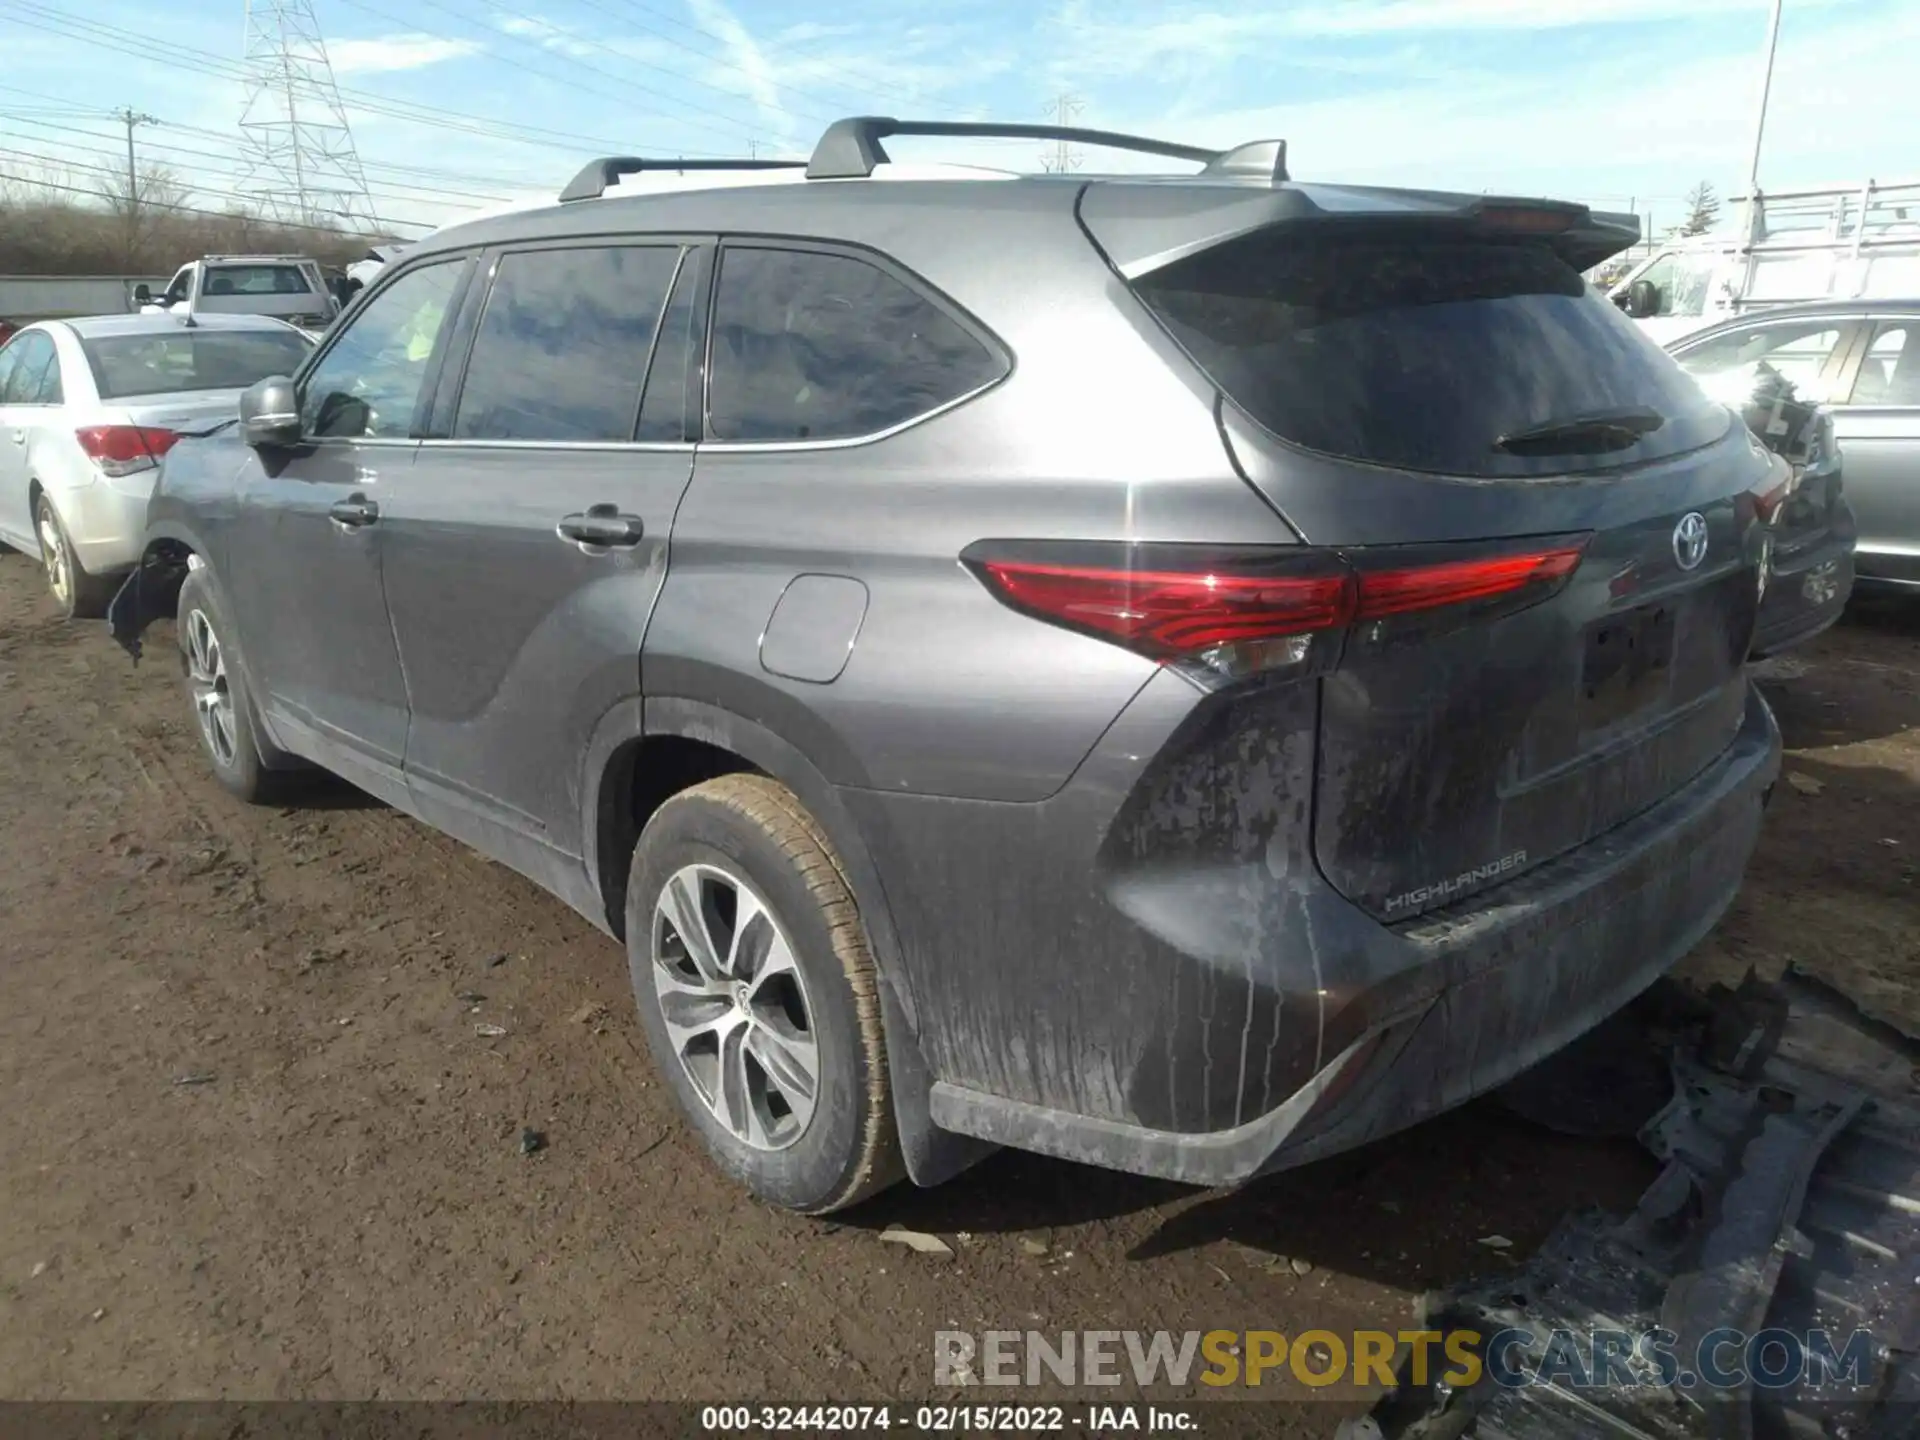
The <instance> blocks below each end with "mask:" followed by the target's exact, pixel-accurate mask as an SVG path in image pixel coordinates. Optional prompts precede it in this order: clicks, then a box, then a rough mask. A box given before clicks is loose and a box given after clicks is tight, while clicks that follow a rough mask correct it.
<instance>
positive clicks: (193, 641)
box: [186, 610, 239, 765]
mask: <svg viewBox="0 0 1920 1440" xmlns="http://www.w3.org/2000/svg"><path fill="white" fill-rule="evenodd" d="M186 625H187V685H188V688H190V689H191V690H192V692H193V712H194V714H195V715H196V716H197V717H198V718H199V721H200V735H201V738H202V739H204V740H205V741H206V742H207V749H209V750H210V751H212V752H213V758H214V759H215V760H217V761H219V762H220V764H222V765H231V764H233V761H234V757H235V756H236V755H237V754H238V753H239V745H238V743H237V741H236V740H235V729H234V723H233V691H232V689H231V688H230V687H229V686H228V683H227V657H226V655H225V654H224V653H223V652H222V650H221V648H220V637H219V636H218V635H217V634H215V633H214V629H213V622H212V621H211V620H209V619H208V618H207V612H206V611H204V610H192V611H189V612H188V614H187V621H186Z"/></svg>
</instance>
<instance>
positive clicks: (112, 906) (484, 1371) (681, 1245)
mask: <svg viewBox="0 0 1920 1440" xmlns="http://www.w3.org/2000/svg"><path fill="white" fill-rule="evenodd" d="M172 653H173V652H172V636H171V634H170V633H169V632H165V631H164V630H161V631H156V632H155V633H154V634H153V635H152V636H151V637H150V649H149V652H148V654H149V657H150V659H149V661H148V662H147V663H143V664H142V665H141V666H140V667H139V668H138V669H134V668H131V667H130V666H129V664H128V661H127V659H126V657H125V655H124V654H122V653H121V652H120V651H119V650H118V649H117V648H115V647H114V646H113V644H112V643H111V641H110V640H109V639H108V637H107V636H106V634H105V632H104V627H101V626H98V625H87V626H63V625H61V624H59V623H57V622H56V621H55V619H54V618H53V614H52V609H51V606H50V604H49V603H48V602H47V601H46V600H45V598H44V591H43V588H42V586H41V583H40V576H39V571H38V569H37V567H36V566H35V565H34V564H33V563H32V562H30V561H29V560H28V559H26V558H25V557H23V556H19V555H13V554H0V796H4V797H5V798H4V801H3V802H0V804H3V806H4V809H0V817H3V818H4V824H0V1156H4V1164H0V1396H4V1397H6V1398H60V1397H66V1398H88V1399H106V1398H122V1399H163V1398H179V1397H227V1398H249V1399H273V1398H295V1397H302V1398H318V1399H345V1398H375V1399H403V1398H451V1397H486V1398H499V1399H518V1398H589V1399H604V1398H648V1399H687V1398H693V1399H705V1400H713V1399H729V1400H740V1399H747V1398H759V1399H767V1400H772V1401H791V1400H799V1399H808V1400H814V1401H821V1400H838V1401H857V1400H878V1399H886V1398H908V1397H918V1396H924V1395H926V1394H928V1393H929V1391H930V1389H931V1386H932V1345H933V1339H932V1337H933V1332H934V1331H935V1330H936V1329H940V1328H949V1327H951V1328H962V1329H969V1330H974V1331H979V1330H984V1329H988V1328H1009V1329H1028V1328H1037V1329H1044V1330H1050V1331H1057V1330H1062V1329H1068V1328H1107V1329H1140V1330H1149V1329H1155V1328H1160V1327H1166V1328H1170V1329H1174V1330H1185V1329H1189V1328H1199V1329H1212V1328H1232V1329H1242V1328H1275V1329H1280V1330H1283V1331H1286V1332H1288V1333H1295V1334H1297V1333H1299V1332H1300V1331H1301V1330H1302V1329H1305V1328H1308V1327H1310V1326H1322V1327H1327V1328H1331V1329H1334V1330H1343V1329H1348V1328H1351V1327H1368V1326H1381V1327H1384V1328H1395V1327H1398V1326H1402V1325H1405V1324H1407V1323H1409V1322H1410V1321H1411V1320H1412V1319H1413V1316H1414V1308H1413V1307H1414V1305H1415V1302H1416V1298H1417V1296H1418V1294H1419V1293H1420V1291H1421V1290H1422V1289H1423V1288H1425V1287H1429V1286H1435V1285H1440V1284H1444V1283H1447V1282H1449V1281H1451V1280H1454V1279H1458V1278H1461V1277H1464V1276H1466V1275H1468V1274H1471V1273H1481V1272H1484V1271H1485V1270H1487V1269H1488V1268H1489V1267H1491V1266H1497V1265H1500V1264H1504V1263H1510V1262H1509V1261H1507V1260H1506V1259H1505V1258H1504V1257H1503V1255H1502V1254H1501V1253H1500V1252H1498V1251H1496V1250H1494V1249H1491V1248H1489V1247H1487V1246H1484V1245H1481V1244H1479V1243H1478V1242H1479V1241H1480V1240H1481V1239H1482V1238H1483V1237H1488V1236H1494V1235H1500V1236H1506V1237H1509V1238H1510V1239H1511V1240H1512V1241H1513V1242H1514V1250H1513V1252H1512V1253H1514V1254H1524V1253H1526V1252H1527V1251H1528V1250H1529V1249H1530V1248H1531V1247H1532V1246H1534V1245H1536V1244H1537V1243H1538V1242H1539V1241H1540V1240H1541V1239H1542V1238H1543V1237H1544V1236H1545V1235H1546V1233H1547V1232H1548V1231H1549V1230H1550V1229H1551V1227H1552V1226H1553V1224H1554V1222H1555V1220H1556V1219H1557V1218H1558V1217H1559V1216H1560V1215H1561V1214H1562V1213H1563V1212H1564V1211H1565V1210H1567V1209H1568V1208H1569V1207H1573V1206H1578V1205H1589V1204H1601V1205H1607V1206H1622V1207H1624V1206H1627V1205H1630V1204H1631V1203H1632V1201H1633V1200H1634V1198H1635V1197H1636V1196H1637V1195H1638V1193H1639V1191H1640V1189H1641V1188H1642V1187H1643V1185H1644V1184H1645V1183H1646V1182H1647V1180H1648V1179H1650V1178H1651V1173H1652V1172H1651V1166H1650V1162H1648V1161H1647V1160H1646V1159H1645V1158H1644V1157H1642V1156H1641V1154H1640V1153H1639V1152H1638V1151H1637V1150H1636V1149H1635V1148H1634V1147H1633V1146H1632V1145H1631V1144H1630V1143H1628V1142H1624V1141H1623V1142H1617V1143H1616V1142H1608V1143H1596V1142H1590V1141H1581V1140H1574V1139H1570V1138H1566V1137H1562V1136H1558V1135H1555V1134H1552V1133H1549V1132H1546V1131H1543V1130H1539V1129H1535V1128H1533V1127H1530V1126H1529V1125H1527V1124H1526V1123H1524V1122H1522V1121H1520V1120H1519V1119H1517V1118H1514V1117H1513V1116H1512V1115H1511V1114H1510V1113H1508V1112H1507V1111H1505V1110H1503V1109H1502V1108H1500V1107H1499V1106H1498V1105H1496V1104H1494V1103H1491V1102H1482V1103H1480V1104H1477V1105H1475V1106H1472V1107H1469V1108H1468V1109H1467V1110H1465V1111H1463V1112H1460V1113H1458V1114H1455V1115H1453V1116H1450V1117H1448V1118H1445V1119H1443V1120H1440V1121H1437V1122H1435V1123H1432V1124H1429V1125H1427V1126H1425V1127H1423V1128H1421V1129H1419V1130H1418V1131H1416V1132H1414V1133H1412V1134H1409V1135H1407V1136H1405V1137H1404V1138H1402V1139H1400V1140H1396V1141H1393V1142H1390V1143H1386V1144H1382V1145H1379V1146H1376V1147H1374V1148H1372V1149H1369V1150H1366V1151H1364V1152H1362V1153H1359V1154H1356V1155H1350V1156H1345V1157H1341V1158H1340V1159H1338V1160H1335V1161H1332V1162H1329V1163H1326V1164H1322V1165H1317V1166H1314V1167H1312V1168H1310V1169H1307V1170H1304V1171H1299V1172H1295V1173H1292V1174H1289V1175H1284V1176H1280V1177H1277V1178H1275V1179H1272V1180H1270V1181H1266V1182H1263V1183H1260V1184H1257V1185H1254V1186H1252V1187H1249V1188H1247V1189H1246V1190H1244V1191H1242V1192H1239V1193H1236V1194H1231V1195H1224V1196H1222V1195H1208V1194H1202V1193H1199V1192H1194V1191H1190V1190H1186V1189H1183V1188H1181V1187H1178V1186H1172V1185H1166V1184H1159V1183H1153V1182H1146V1181H1140V1180H1134V1179H1129V1178H1125V1177H1120V1176H1114V1175H1109V1174H1105V1173H1101V1172H1097V1171H1092V1170H1087V1169H1082V1168H1079V1167H1075V1166H1071V1165H1067V1164H1062V1163H1059V1162H1055V1161H1051V1160H1043V1159H1037V1158H1033V1157H1026V1156H1019V1155H1010V1154H1009V1155H1001V1156H998V1157H996V1158H994V1159H992V1160H990V1161H989V1162H987V1163H986V1164H984V1165H982V1166H981V1167H979V1168H977V1169H976V1170H974V1171H973V1172H971V1173H969V1174H968V1175H966V1176H964V1177H962V1178H961V1179H959V1180H957V1181H955V1182H953V1183H951V1184H949V1185H947V1186H945V1187H943V1188H941V1189H939V1190H934V1191H926V1192H916V1191H914V1190H912V1189H911V1188H901V1189H897V1190H895V1191H893V1192H891V1193H889V1194H887V1195H885V1196H882V1197H880V1198H879V1199H878V1200H876V1201H874V1202H871V1203H869V1204H868V1205H866V1206H865V1207H863V1208H862V1209H860V1210H858V1211H855V1212H852V1213H850V1214H848V1215H845V1216H842V1217H837V1218H836V1222H834V1223H822V1222H818V1221H810V1220H802V1219H797V1218H793V1217H789V1216H786V1215H784V1214H780V1213H776V1212H773V1211H770V1210H768V1209H766V1208H764V1207H761V1206H759V1205H757V1204H755V1203H753V1202H751V1201H749V1200H748V1199H746V1198H745V1197H744V1196H743V1195H742V1194H741V1193H740V1192H738V1191H737V1190H735V1189H734V1188H733V1187H732V1186H730V1185H728V1184H726V1183H723V1182H722V1181H721V1180H719V1179H718V1178H717V1177H716V1175H715V1174H714V1172H713V1171H712V1170H711V1169H710V1168H709V1167H708V1165H707V1164H706V1162H705V1159H704V1156H703V1154H702V1152H701V1150H700V1148H699V1145H698V1143H697V1141H696V1140H695V1139H694V1137H693V1136H692V1135H691V1134H690V1133H689V1131H688V1130H687V1129H686V1128H685V1127H684V1126H682V1125H681V1124H680V1123H679V1122H678V1121H677V1120H676V1118H675V1117H674V1114H673V1111H672V1109H671V1103H670V1099H669V1096H668V1093H667V1091H666V1090H665V1088H664V1087H663V1086H662V1084H661V1083H660V1082H659V1081H658V1080H656V1079H655V1078H654V1075H653V1072H652V1069H651V1067H650V1064H649V1062H648V1060H647V1058H646V1055H645V1054H644V1051H643V1041H642V1037H641V1033H640V1030H639V1028H638V1026H637V1024H636V1022H635V1020H634V1018H633V1014H632V1003H631V999H630V994H629V991H628V989H627V983H626V976H625V969H624V959H623V956H622V955H621V953H620V951H619V950H618V948H617V947H616V946H615V945H614V944H613V943H612V942H610V941H608V940H607V939H605V938H604V937H601V936H600V935H598V934H596V933H594V932H593V931H591V930H590V929H589V928H588V927H587V926H586V925H585V924H584V923H583V922H582V921H580V920H579V919H577V918H576V917H574V916H573V915H572V914H571V913H570V912H569V911H567V910H566V909H565V908H564V907H562V906H561V905H560V904H559V903H557V902H555V901H552V900H549V899H548V898H546V897H545V896H544V895H542V894H541V893H540V892H538V891H536V890H535V889H534V888H533V887H532V886H531V885H529V884H527V883H525V882H523V881H522V880H520V879H519V878H518V877H517V876H515V875H513V874H511V873H509V872H508V871H506V870H504V869H502V868H500V867H498V866H495V865H492V864H489V863H488V862H486V861H483V860H481V859H479V858H478V857H477V856H475V855H473V854H471V853H469V852H467V851H465V850H463V849H462V848H460V847H459V846H457V845H455V844H454V843H452V842H451V841H448V840H445V839H443V838H441V837H440V836H438V835H436V834H434V833H433V832H431V831H428V830H426V829H423V828H422V827H420V826H418V825H416V824H414V823H413V822H411V821H410V820H407V819H405V818H403V817H401V816H399V815H397V814H395V813H393V812H391V811H389V810H387V809H384V808H382V807H380V806H378V805H376V804H374V803H373V802H371V801H368V800H365V799H363V798H361V797H359V796H358V795H357V794H355V793H354V792H351V791H348V790H346V789H344V787H340V788H332V789H328V790H325V791H323V792H321V793H319V794H318V795H316V797H315V798H314V800H313V801H312V802H311V803H308V804H304V805H302V806H301V807H299V808H291V809H283V810H271V809H269V810H257V809H248V808H246V807H243V806H240V805H238V804H236V803H234V802H232V801H231V800H230V799H229V798H228V797H227V796H226V795H225V794H224V793H223V792H221V791H220V790H218V789H217V788H216V787H215V785H214V784H213V782H212V781H211V779H210V778H209V777H208V775H207V773H206V770H205V768H204V766H203V765H202V764H201V762H200V758H199V755H198V751H197V749H196V745H195V742H194V738H193V735H192V733H191V730H190V724H191V722H190V717H189V715H188V712H187V708H186V704H185V701H184V698H183V696H182V694H181V692H180V689H179V686H178V680H177V672H176V669H175V667H174V665H173V663H172ZM1773 673H1774V677H1775V678H1773V679H1771V680H1769V681H1768V682H1767V683H1768V690H1769V693H1770V695H1771V696H1772V698H1773V699H1774V701H1775V703H1776V706H1777V709H1778V713H1779V715H1780V718H1781V721H1782V724H1783V726H1784V727H1785V729H1786V732H1787V736H1788V743H1789V745H1790V747H1791V750H1792V754H1791V756H1790V758H1789V761H1788V774H1789V783H1788V784H1786V785H1783V786H1782V787H1781V791H1780V793H1779V796H1778V798H1777V800H1776V803H1775V808H1774V810H1773V812H1772V814H1771V815H1770V817H1769V820H1768V824H1767V832H1766V838H1765V841H1764V843H1763V845H1762V848H1761V851H1760V854H1759V856H1758V858H1757V859H1756V861H1755V863H1754V866H1753V869H1752V872H1751V876H1750V879H1749V881H1748V883H1747V886H1746V889H1745V891H1744V893H1743V895H1742V897H1741V899H1740V901H1739V903H1738V904H1737V905H1736V906H1735V908H1734V910H1733V912H1732V914H1731V915H1730V916H1729V917H1728V919H1727V920H1726V922H1725V923H1724V924H1723V925H1722V926H1721V928H1720V930H1719V931H1718V933H1717V934H1716V935H1715V936H1714V938H1713V939H1712V941H1711V942H1710V943H1709V944H1708V945H1707V946H1706V947H1704V949H1703V950H1702V952H1701V953H1700V954H1699V955H1697V956H1696V957H1694V959H1693V960H1692V961H1690V962H1689V967H1690V968H1691V969H1693V970H1694V971H1696V972H1699V973H1709V974H1715V975H1721V976H1727V977H1733V976H1737V974H1738V973H1739V971H1741V970H1742V969H1744V967H1745V966H1746V965H1748V964H1750V963H1751V964H1757V965H1758V966H1760V967H1761V969H1762V970H1763V971H1766V970H1770V969H1774V968H1777V967H1778V966H1780V965H1781V964H1783V963H1785V962H1787V961H1789V960H1797V961H1799V962H1801V963H1803V964H1805V965H1807V966H1809V967H1811V968H1813V969H1815V970H1817V971H1820V972H1822V973H1825V974H1827V975H1829V976H1831V977H1832V978H1834V979H1836V980H1838V981H1840V982H1841V983H1842V984H1844V985H1846V986H1847V987H1848V988H1850V989H1851V990H1853V991H1854V993H1855V994H1856V995H1857V996H1858V997H1859V998H1861V999H1862V1000H1863V1001H1865V1002H1866V1003H1868V1004H1870V1005H1874V1006H1878V1007H1880V1008H1882V1009H1884V1010H1886V1011H1889V1012H1892V1013H1894V1014H1897V1015H1901V1016H1903V1017H1904V1018H1905V1019H1906V1020H1907V1021H1908V1022H1909V1023H1913V1022H1915V1019H1916V1011H1917V1009H1920V999H1917V998H1916V993H1915V986H1914V984H1913V978H1914V976H1915V974H1916V972H1917V971H1920V897H1917V896H1916V894H1915V879H1916V866H1917V863H1920V805H1916V803H1915V796H1916V786H1920V729H1917V728H1916V727H1920V606H1906V607H1900V606H1884V607H1879V608H1869V609H1867V610H1866V611H1865V612H1864V613H1863V614H1862V615H1861V616H1860V617H1859V618H1857V619H1855V620H1852V621H1850V622H1849V623H1848V624H1846V625H1845V626H1843V627H1842V628H1841V629H1839V630H1838V631H1836V632H1835V633H1833V634H1832V635H1830V636H1829V637H1827V638H1826V639H1824V640H1823V641H1821V642H1820V643H1819V644H1818V645H1816V646H1815V647H1812V648H1811V649H1810V650H1809V651H1808V652H1807V653H1805V654H1804V655H1797V656H1795V657H1792V659H1790V660H1788V661H1783V662H1778V663H1776V665H1775V666H1774V670H1773ZM483 1025H485V1026H499V1027H503V1028H504V1030H505V1032H506V1033H505V1034H504V1035H503V1036H498V1037H489V1036H487V1035H483V1034H482V1033H481V1031H480V1027H481V1026H483ZM188 1081H197V1082H199V1083H184V1082H188ZM525 1127H531V1128H533V1129H535V1130H538V1131H541V1132H543V1133H544V1135H545V1136H546V1140H547V1144H546V1147H545V1148H544V1149H543V1150H540V1151H539V1152H538V1153H536V1154H533V1155H531V1156H529V1155H524V1154H522V1148H521V1133H522V1130H523V1128H525ZM893 1223H899V1224H903V1225H907V1226H912V1227H915V1228H918V1229H922V1230H927V1231H933V1232H937V1233H938V1234H940V1235H941V1236H943V1237H944V1238H945V1239H946V1240H947V1241H948V1242H949V1243H950V1244H951V1245H952V1247H953V1248H954V1251H955V1252H956V1253H955V1256H954V1258H952V1259H951V1260H942V1259H937V1258H932V1257H926V1256H921V1255H917V1254H914V1253H911V1252H908V1251H906V1250H903V1249H901V1248H899V1247H897V1246H894V1245H890V1244H884V1243H882V1242H881V1240H880V1239H879V1235H880V1232H881V1231H882V1229H884V1228H885V1227H886V1226H887V1225H889V1224H893ZM1041 1246H1044V1247H1045V1251H1044V1253H1035V1251H1037V1250H1038V1249H1039V1247H1041ZM1293 1262H1299V1263H1298V1264H1296V1263H1293ZM1302 1271H1304V1273H1299V1272H1302ZM1268 1393H1272V1392H1268ZM1281 1393H1283V1394H1284V1393H1286V1392H1285V1390H1284V1388H1283V1389H1282V1391H1281ZM1293 1393H1294V1394H1298V1393H1300V1392H1298V1391H1294V1392H1293ZM1002 1395H1004V1392H1002ZM1002 1395H996V1396H994V1397H992V1398H996V1399H998V1398H1002ZM948 1398H951V1396H950V1394H949V1397H948ZM1117 1398H1125V1397H1124V1395H1123V1396H1120V1397H1117ZM1316 1408H1318V1407H1316ZM1278 1419H1279V1415H1278V1413H1277V1412H1276V1420H1278ZM1330 1428H1331V1424H1330V1420H1329V1419H1328V1417H1327V1413H1326V1412H1325V1411H1324V1410H1321V1411H1320V1413H1319V1415H1317V1416H1315V1417H1313V1419H1312V1421H1311V1422H1310V1421H1309V1420H1307V1419H1288V1420H1286V1421H1284V1422H1283V1423H1278V1424H1276V1425H1275V1426H1274V1427H1272V1430H1271V1431H1270V1433H1299V1434H1309V1433H1312V1434H1325V1433H1327V1432H1328V1430H1329V1429H1330Z"/></svg>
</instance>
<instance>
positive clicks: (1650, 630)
mask: <svg viewBox="0 0 1920 1440" xmlns="http://www.w3.org/2000/svg"><path fill="white" fill-rule="evenodd" d="M1675 618H1676V615H1675V607H1674V606H1673V605H1671V604H1662V605H1645V606H1642V607H1641V608H1640V609H1638V610H1629V611H1628V612H1627V613H1626V614H1624V615H1610V616H1608V617H1607V618H1606V619H1605V620H1599V621H1596V622H1595V623H1593V624H1592V625H1589V626H1588V627H1587V635H1586V653H1585V656H1584V658H1583V660H1582V662H1581V667H1580V687H1581V718H1582V720H1583V721H1584V726H1583V728H1585V729H1586V730H1588V731H1593V730H1601V729H1605V728H1607V727H1608V726H1611V725H1614V724H1616V723H1617V722H1619V721H1621V720H1625V719H1627V718H1629V717H1630V716H1632V715H1634V714H1636V713H1638V712H1639V711H1641V710H1643V709H1646V708H1648V707H1649V706H1652V705H1656V704H1658V703H1660V702H1661V701H1662V700H1664V699H1665V698H1666V694H1667V678H1668V675H1669V673H1670V672H1671V671H1672V669H1673V649H1674V635H1675V633H1676V628H1677V627H1676V625H1675V623H1674V622H1675Z"/></svg>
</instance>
